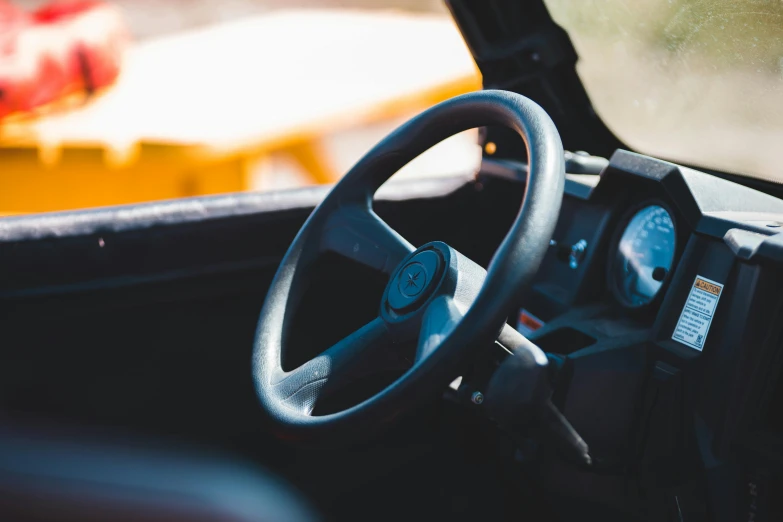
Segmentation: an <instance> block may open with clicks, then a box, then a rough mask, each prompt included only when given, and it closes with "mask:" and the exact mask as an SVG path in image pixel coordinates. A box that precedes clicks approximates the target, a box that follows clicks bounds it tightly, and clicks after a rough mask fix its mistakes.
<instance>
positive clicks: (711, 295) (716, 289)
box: [672, 276, 723, 351]
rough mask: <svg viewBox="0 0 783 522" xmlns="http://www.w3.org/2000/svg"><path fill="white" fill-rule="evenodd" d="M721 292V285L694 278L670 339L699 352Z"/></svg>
mask: <svg viewBox="0 0 783 522" xmlns="http://www.w3.org/2000/svg"><path fill="white" fill-rule="evenodd" d="M721 292H723V285H722V284H720V283H717V282H715V281H710V280H709V279H707V278H705V277H701V276H696V280H695V281H694V282H693V287H692V288H691V291H690V293H689V294H688V299H686V300H685V306H684V307H683V309H682V314H680V320H679V321H677V326H676V327H675V328H674V333H673V334H672V339H674V340H675V341H678V342H681V343H682V344H685V345H687V346H690V347H691V348H695V349H697V350H699V351H701V350H702V348H703V347H704V340H705V339H706V338H707V332H709V330H710V324H711V323H712V317H713V316H714V315H715V309H716V308H717V307H718V300H719V299H720V294H721Z"/></svg>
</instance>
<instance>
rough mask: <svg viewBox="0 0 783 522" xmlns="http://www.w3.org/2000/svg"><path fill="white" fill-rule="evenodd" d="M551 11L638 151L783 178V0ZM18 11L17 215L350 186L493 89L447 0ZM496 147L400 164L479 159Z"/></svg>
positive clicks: (1, 157) (9, 39)
mask: <svg viewBox="0 0 783 522" xmlns="http://www.w3.org/2000/svg"><path fill="white" fill-rule="evenodd" d="M546 4H547V7H548V8H549V10H550V12H551V14H552V16H553V18H554V19H555V20H556V21H557V22H558V23H559V24H560V25H562V26H563V27H564V28H565V29H566V30H567V31H568V32H569V34H570V36H571V38H572V40H573V42H574V45H575V46H576V49H577V52H578V53H579V56H580V60H579V63H578V72H579V74H580V76H581V78H582V80H583V82H584V83H585V86H586V88H587V91H588V94H589V95H590V97H591V100H592V101H593V104H594V107H595V109H596V111H597V112H598V114H599V115H600V116H601V117H602V118H603V119H604V120H605V122H606V123H607V125H608V126H609V128H610V129H611V130H612V131H613V132H615V133H616V134H617V135H618V137H619V138H620V139H621V140H623V141H624V142H625V143H627V144H628V145H629V146H630V147H632V148H634V149H636V150H638V151H640V152H643V153H648V154H652V155H657V156H660V157H663V158H666V159H670V160H673V161H678V162H683V163H686V164H692V165H696V166H703V167H711V168H716V169H720V170H725V171H731V172H734V173H739V174H744V175H750V176H755V177H762V178H766V179H772V180H776V181H779V180H781V179H783V177H782V176H781V172H780V168H779V166H778V165H779V163H780V162H779V159H778V155H779V149H780V147H779V144H780V143H781V142H783V3H781V2H779V1H777V0H775V1H773V0H738V1H724V0H715V1H711V2H710V1H703V0H633V1H631V0H580V1H579V2H575V1H571V0H547V1H546ZM52 5H54V6H60V7H59V8H57V9H52ZM63 5H66V6H67V5H70V6H76V7H73V8H72V9H70V11H69V10H68V9H63V8H62V6H63ZM4 6H5V10H6V14H5V16H4V15H3V9H4ZM12 7H13V9H16V10H17V15H15V17H14V16H10V15H9V14H8V13H9V12H11V11H10V9H11V8H12ZM488 12H489V11H488ZM20 13H21V14H20ZM22 15H24V16H22ZM9 20H11V21H10V22H9ZM15 20H16V21H15ZM3 24H5V27H4V28H3V27H0V29H2V30H0V44H2V45H0V172H2V177H1V178H0V187H2V190H0V212H4V213H6V214H11V213H24V212H37V211H48V210H63V209H72V208H84V207H93V206H101V205H109V204H123V203H134V202H139V201H148V200H156V199H167V198H173V197H183V196H193V195H202V194H214V193H220V192H231V191H236V190H262V191H264V190H273V189H284V188H292V187H300V186H305V185H309V184H314V183H331V182H334V181H336V180H337V179H339V177H340V176H341V175H342V174H344V173H345V172H346V171H347V170H348V169H349V168H350V166H351V165H352V164H353V163H354V162H355V161H356V160H357V159H359V158H360V157H361V156H362V155H363V154H364V153H365V152H366V151H368V150H369V149H370V148H371V147H372V146H373V145H374V144H375V143H376V142H377V141H378V140H380V139H381V138H382V137H383V136H385V135H386V134H387V133H389V132H390V131H391V130H392V129H394V128H395V127H396V126H397V125H399V124H400V123H402V122H404V121H405V120H407V119H408V118H410V117H411V116H412V115H414V114H416V113H418V112H420V111H421V110H423V109H425V108H427V107H429V106H431V105H433V104H435V103H438V102H439V101H442V100H444V99H446V98H449V97H451V96H454V95H457V94H461V93H464V92H468V91H471V90H475V89H479V88H480V87H481V77H480V73H479V72H478V70H477V69H476V67H475V65H474V64H473V61H472V59H471V57H470V53H469V52H468V50H467V49H466V47H465V44H464V42H463V41H462V38H461V36H460V35H459V32H458V31H457V29H456V27H455V26H454V24H453V22H452V21H451V18H450V16H449V14H448V11H447V9H446V7H445V5H444V4H443V2H441V1H439V0H422V1H414V0H402V1H392V0H293V1H284V0H221V1H220V2H211V1H207V0H114V1H112V2H110V3H103V2H97V1H94V0H70V1H64V2H62V1H60V2H57V1H55V2H51V0H50V1H48V2H43V1H39V0H16V1H13V2H8V1H7V0H6V1H3V0H0V26H2V25H3ZM9 49H11V51H9ZM476 140H477V133H476V131H470V132H466V133H463V134H461V135H459V136H456V137H454V138H452V139H450V140H447V141H446V142H444V143H443V144H441V145H439V146H438V147H436V148H434V149H433V150H431V151H429V152H428V153H426V154H425V155H423V156H422V157H420V158H418V159H417V160H416V161H415V162H413V163H412V164H411V165H409V166H408V167H406V168H405V169H404V170H403V171H401V173H400V174H399V176H402V177H406V176H407V177H421V176H439V175H449V174H455V173H469V172H472V171H474V170H475V169H476V168H477V166H478V164H479V162H480V150H479V148H478V146H477V145H476ZM588 152H589V151H588Z"/></svg>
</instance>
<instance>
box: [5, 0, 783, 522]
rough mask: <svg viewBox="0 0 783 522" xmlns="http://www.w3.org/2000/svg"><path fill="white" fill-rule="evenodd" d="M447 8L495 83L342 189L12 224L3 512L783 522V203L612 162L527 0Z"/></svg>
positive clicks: (401, 137)
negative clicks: (465, 137) (449, 153)
mask: <svg viewBox="0 0 783 522" xmlns="http://www.w3.org/2000/svg"><path fill="white" fill-rule="evenodd" d="M447 5H448V8H449V10H450V11H451V13H452V15H453V17H454V20H455V21H456V23H457V25H458V26H459V28H460V30H461V31H462V34H463V36H464V38H465V40H466V42H467V44H468V46H469V48H470V51H471V53H472V54H473V56H474V58H475V60H476V63H477V65H478V66H479V68H480V69H481V72H482V75H483V81H484V89H483V90H481V91H477V92H475V93H469V94H465V95H462V96H459V97H457V98H453V99H451V100H448V101H446V102H443V103H441V104H439V105H437V106H435V107H433V108H431V109H429V110H427V111H425V112H423V113H421V114H420V115H418V116H416V117H414V118H413V119H411V120H409V121H408V122H406V123H404V124H403V125H402V126H400V127H399V128H398V129H397V130H395V131H394V132H393V133H392V134H390V135H388V136H387V137H386V138H384V139H383V140H382V141H381V142H380V143H378V144H377V145H376V146H375V147H374V148H373V149H371V150H370V151H369V152H367V154H366V155H365V156H364V157H363V158H362V159H361V160H360V161H359V162H358V163H357V164H356V165H355V166H354V167H353V168H352V169H351V170H350V171H349V172H347V173H346V175H345V176H344V177H343V178H342V180H341V181H340V182H338V183H337V184H336V185H334V186H314V187H308V188H304V189H296V190H286V191H280V192H268V193H237V194H226V195H217V196H207V197H197V198H187V199H180V200H171V201H161V202H150V203H142V204H138V205H130V206H123V207H107V208H98V209H87V210H81V211H69V212H59V213H47V214H34V215H24V216H14V217H6V218H3V219H0V335H1V337H0V339H2V343H0V346H1V348H0V419H2V421H1V422H0V424H2V429H0V439H2V440H3V441H4V442H3V443H0V446H2V448H3V449H0V455H3V458H1V459H0V512H3V513H8V514H10V515H9V516H11V518H8V519H9V520H11V519H13V520H106V519H117V520H119V519H123V520H125V519H127V520H310V519H313V520H318V519H322V520H335V521H338V520H340V521H342V520H363V521H364V520H378V521H381V520H451V521H462V520H465V521H467V520H540V521H546V520H552V521H555V520H604V521H613V520H617V521H621V520H622V521H629V520H639V521H679V522H682V521H735V520H755V521H761V520H781V519H783V503H782V502H781V495H780V492H781V491H782V490H781V488H783V483H782V482H781V479H783V475H781V464H783V423H781V403H780V402H779V401H782V400H783V380H781V377H782V376H783V367H782V365H783V358H782V357H781V355H782V354H783V352H781V343H782V342H783V330H781V328H782V327H783V326H782V324H781V321H780V314H781V307H783V298H781V296H782V295H783V292H781V289H783V276H782V274H783V270H782V269H781V267H782V266H783V239H782V238H783V236H782V235H781V234H780V231H781V230H782V228H781V227H783V189H782V188H781V185H780V184H778V183H776V182H775V181H774V180H771V179H766V178H764V177H760V176H752V177H751V176H748V175H747V174H745V173H743V171H740V170H730V169H721V168H715V167H716V165H714V164H711V163H710V162H709V161H708V162H707V163H706V164H707V165H709V166H706V167H705V166H703V165H700V164H698V163H695V162H693V161H674V160H673V159H672V158H671V157H666V156H665V155H661V157H657V155H655V156H651V155H647V154H644V153H643V152H639V151H636V150H635V148H634V147H632V146H631V145H629V144H627V143H625V142H624V141H622V140H621V139H620V138H619V137H618V136H617V135H616V134H615V133H614V132H613V131H612V130H610V128H609V127H608V126H607V125H606V123H605V122H604V120H603V119H602V118H601V116H600V115H599V114H598V113H597V112H596V111H595V110H594V108H593V105H592V104H591V98H590V97H588V90H586V89H585V85H584V84H583V83H582V81H581V80H580V77H579V75H578V73H577V69H576V63H577V59H578V54H577V50H576V48H575V47H574V45H573V43H572V41H571V37H570V36H569V32H567V29H564V28H563V27H562V26H561V25H559V24H558V23H557V22H556V21H555V20H554V19H553V17H552V15H551V13H550V10H548V8H547V5H545V4H544V3H543V2H542V1H541V0H525V1H521V2H520V1H512V0H498V1H494V2H477V1H474V0H448V1H447ZM778 35H780V33H778ZM778 89H780V87H778ZM470 128H480V129H481V131H480V140H481V145H482V146H483V150H484V157H483V160H482V164H481V168H480V170H479V171H478V172H476V173H474V174H469V175H465V176H450V177H438V178H428V179H406V180H399V181H395V180H394V179H393V178H392V175H393V174H394V173H395V172H396V171H397V170H399V169H400V168H401V167H402V166H404V165H405V164H406V163H408V162H409V161H410V160H412V159H414V158H415V157H416V156H418V155H419V154H421V153H422V152H424V151H425V150H427V149H428V148H430V147H431V146H433V145H435V144H437V143H438V142H440V141H442V140H443V139H445V138H447V137H449V136H451V135H453V134H455V133H457V132H460V131H463V130H466V129H470ZM582 151H587V152H582ZM390 178H391V179H390ZM387 181H388V183H387ZM130 448H134V449H133V450H131V449H130ZM173 455H181V456H180V457H176V458H175V457H174V456H173ZM193 455H198V457H195V456H193ZM172 459H174V460H172ZM229 463H230V464H229ZM238 469H242V470H244V471H242V472H241V473H245V472H247V473H249V475H247V476H252V477H254V478H252V480H251V479H248V480H240V479H239V478H237V477H240V476H241V477H245V475H241V473H240V471H237V470H238ZM216 470H222V471H216ZM199 477H202V478H203V480H202V479H200V478H199ZM227 477H228V478H227ZM259 477H261V478H259ZM128 491H130V493H128ZM171 499H175V500H171ZM205 499H206V500H205ZM216 499H218V500H216ZM96 505H97V506H98V507H96ZM46 506H50V507H49V508H46ZM51 506H55V507H53V508H52V507H51ZM57 506H59V507H57ZM118 506H119V507H118ZM161 506H163V507H161ZM271 506H276V508H277V509H278V510H277V511H275V510H274V509H272V507H271ZM118 513H121V514H122V515H123V517H124V518H123V517H119V516H117V514H118Z"/></svg>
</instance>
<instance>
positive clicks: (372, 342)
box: [271, 318, 392, 415]
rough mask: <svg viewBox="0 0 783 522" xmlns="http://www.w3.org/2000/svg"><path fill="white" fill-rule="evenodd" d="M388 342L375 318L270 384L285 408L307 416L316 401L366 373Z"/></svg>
mask: <svg viewBox="0 0 783 522" xmlns="http://www.w3.org/2000/svg"><path fill="white" fill-rule="evenodd" d="M391 342H392V338H391V334H390V333H389V331H388V328H387V326H386V324H385V323H384V322H383V320H381V319H380V318H376V319H374V320H372V321H370V322H369V323H367V324H366V325H364V326H363V327H361V328H360V329H358V330H356V331H355V332H353V333H352V334H351V335H349V336H348V337H346V338H344V339H342V340H341V341H339V342H338V343H337V344H335V345H333V346H332V347H330V348H329V349H327V350H326V351H324V352H323V353H321V354H320V355H318V356H317V357H315V358H313V359H311V360H310V361H308V362H306V363H305V364H303V365H302V366H300V367H298V368H297V369H295V370H292V371H290V372H285V373H283V372H281V374H280V375H279V376H278V378H277V379H274V380H273V381H272V383H271V384H272V386H273V387H275V388H277V393H278V394H279V396H280V397H281V398H282V400H283V402H285V403H286V404H287V405H288V406H289V407H292V408H294V409H295V410H298V411H300V412H302V413H305V414H307V415H309V414H310V413H312V411H313V408H314V407H315V405H316V402H317V401H318V399H319V398H321V397H322V396H325V395H328V394H329V393H331V392H333V391H335V390H337V389H339V388H341V387H343V386H345V385H347V384H350V383H351V382H352V381H355V380H356V379H358V378H360V377H362V376H364V375H366V374H367V373H369V372H370V371H371V370H372V369H373V367H374V366H375V365H374V364H373V363H377V362H379V361H382V360H383V357H382V355H383V352H385V350H384V348H387V347H388V346H389V345H390V344H391Z"/></svg>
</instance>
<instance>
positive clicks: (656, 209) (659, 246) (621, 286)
mask: <svg viewBox="0 0 783 522" xmlns="http://www.w3.org/2000/svg"><path fill="white" fill-rule="evenodd" d="M675 243H676V237H675V230H674V222H673V221H672V217H671V216H670V215H669V212H668V211H667V210H666V209H665V208H663V207H661V206H659V205H650V206H648V207H644V208H643V209H641V210H640V211H639V212H637V213H636V214H634V216H633V217H632V218H631V220H630V221H629V222H628V225H627V226H626V227H625V230H624V231H623V235H622V237H621V238H620V243H619V245H618V248H617V258H616V259H615V263H614V268H613V272H614V275H613V278H614V284H615V286H616V289H617V292H618V293H619V296H620V298H621V299H622V300H623V301H624V302H625V304H626V305H629V306H634V307H635V306H643V305H646V304H647V303H649V302H650V301H652V300H653V299H654V298H655V295H656V294H657V293H658V290H660V289H661V285H663V282H664V280H665V279H666V276H667V275H668V274H669V272H670V271H671V268H672V262H673V261H674V249H675V246H676V244H675Z"/></svg>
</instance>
